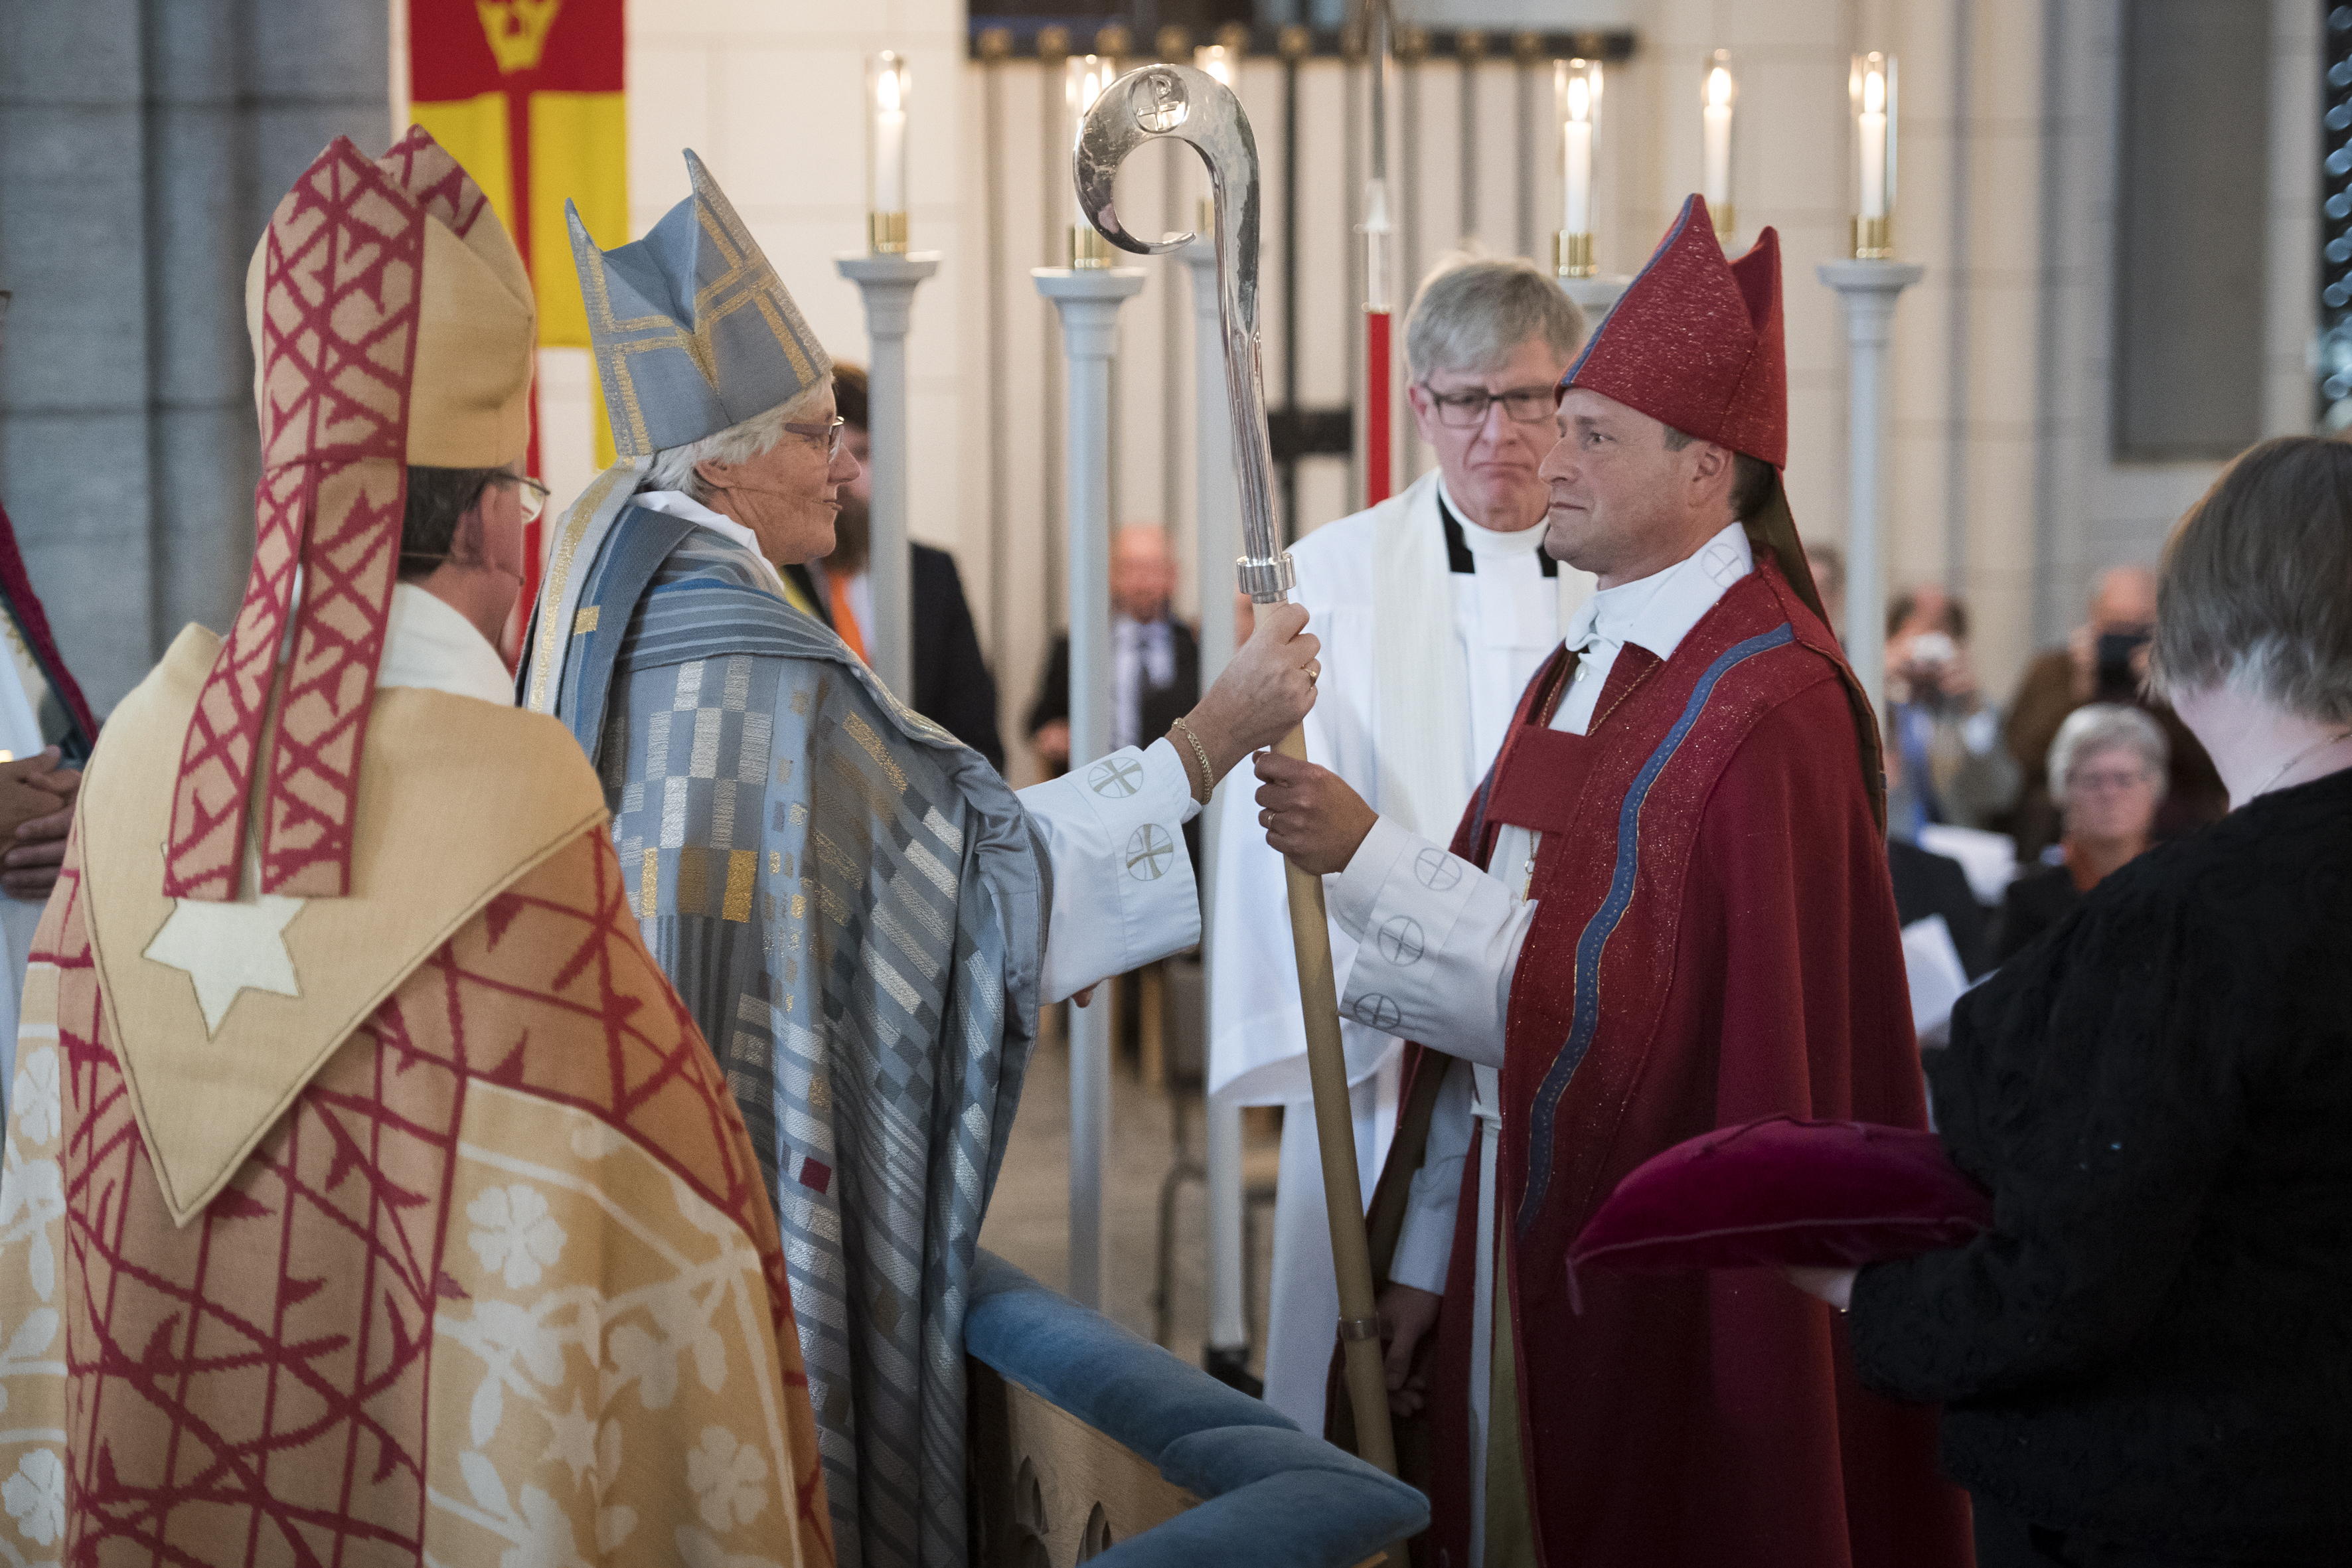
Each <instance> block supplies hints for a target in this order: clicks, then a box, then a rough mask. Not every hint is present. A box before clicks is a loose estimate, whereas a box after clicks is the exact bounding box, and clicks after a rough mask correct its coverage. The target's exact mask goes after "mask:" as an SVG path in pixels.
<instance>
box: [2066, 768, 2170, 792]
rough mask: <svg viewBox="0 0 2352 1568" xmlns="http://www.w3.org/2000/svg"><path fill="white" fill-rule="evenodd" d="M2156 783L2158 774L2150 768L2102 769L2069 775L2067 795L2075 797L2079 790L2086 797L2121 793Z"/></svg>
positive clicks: (2067, 776)
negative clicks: (2112, 792) (2107, 792)
mask: <svg viewBox="0 0 2352 1568" xmlns="http://www.w3.org/2000/svg"><path fill="white" fill-rule="evenodd" d="M2155 782H2156V773H2155V772H2154V771H2153V770H2151V769H2148V768H2132V769H2129V770H2127V771H2126V770H2124V769H2119V768H2116V769H2111V768H2101V769H2100V770H2098V771H2097V772H2096V773H2068V774H2067V775H2066V793H2067V794H2069V795H2073V794H2074V793H2075V792H2076V791H2077V790H2079V791H2082V792H2083V793H2084V794H2086V795H2096V794H2101V793H2103V792H2105V791H2110V790H2113V791H2116V792H2118V793H2120V792H2122V791H2124V790H2127V789H2138V788H2140V787H2142V786H2143V785H2146V784H2153V783H2155Z"/></svg>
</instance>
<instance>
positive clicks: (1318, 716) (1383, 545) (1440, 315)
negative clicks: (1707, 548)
mask: <svg viewBox="0 0 2352 1568" xmlns="http://www.w3.org/2000/svg"><path fill="white" fill-rule="evenodd" d="M1583 341H1584V318H1583V315H1582V313H1581V312H1580V311H1579V310H1578V309H1577V307H1576V306H1575V305H1574V304H1573V303H1572V302H1570V300H1568V299H1567V298H1566V297H1565V296H1563V295H1562V294H1561V293H1560V291H1559V286H1558V284H1556V283H1555V282H1554V281H1553V280H1552V279H1550V278H1549V277H1547V276H1546V275H1545V274H1543V273H1542V272H1540V271H1538V269H1537V268H1535V267H1534V266H1532V265H1530V264H1529V263H1528V262H1526V261H1523V260H1519V259H1517V258H1511V259H1500V260H1489V259H1485V258H1472V257H1468V256H1454V257H1450V258H1447V259H1445V260H1444V261H1442V262H1440V263H1439V264H1438V266H1437V268H1436V269H1435V270H1434V271H1433V272H1432V273H1431V274H1430V275H1429V277H1428V278H1427V279H1424V280H1423V283H1422V285H1421V289H1420V291H1419V293H1418V294H1416V295H1415V296H1414V299H1413V302H1412V310H1411V312H1410V313H1409V314H1408V315H1407V316H1406V318H1405V363H1406V366H1407V370H1408V374H1409V375H1410V377H1411V381H1410V384H1409V385H1408V386H1407V389H1406V396H1407V397H1408V399H1410V401H1411V402H1412V415H1413V421H1414V424H1415V425H1416V426H1417V427H1418V428H1419V430H1420V432H1421V438H1422V440H1423V441H1424V442H1426V443H1427V444H1428V446H1429V447H1430V448H1431V450H1432V452H1433V454H1434V455H1435V457H1436V459H1437V466H1436V467H1435V468H1432V469H1431V470H1430V471H1428V472H1427V473H1424V474H1423V475H1422V476H1421V477H1420V478H1419V479H1415V480H1414V481H1413V482H1412V484H1411V485H1408V486H1407V487H1406V488H1405V489H1404V490H1403V492H1402V494H1400V495H1397V496H1394V497H1392V498H1391V499H1390V500H1385V501H1382V502H1381V504H1380V505H1378V506H1375V507H1372V508H1371V509H1370V510H1366V511H1360V512H1358V513H1356V514H1355V515H1353V516H1351V517H1345V518H1341V519H1339V521H1336V522H1331V523H1328V524H1326V525H1325V526H1323V527H1322V528H1319V529H1318V530H1316V531H1314V532H1313V533H1311V534H1309V535H1308V536H1307V538H1305V539H1302V540H1300V541H1299V542H1298V543H1297V545H1295V546H1294V547H1293V548H1292V550H1291V554H1292V556H1293V558H1294V559H1295V560H1296V561H1297V566H1298V600H1299V603H1301V604H1302V605H1305V606H1306V607H1307V616H1308V618H1309V620H1310V622H1311V624H1312V625H1313V626H1314V627H1315V629H1316V632H1317V635H1318V637H1321V638H1322V641H1323V647H1324V650H1325V651H1326V652H1327V653H1328V655H1329V658H1328V659H1327V660H1326V661H1325V663H1326V672H1327V673H1328V675H1329V676H1330V677H1331V684H1330V685H1328V686H1326V687H1323V688H1322V689H1321V691H1320V700H1318V702H1317V704H1316V707H1315V710H1314V711H1313V712H1312V713H1310V714H1309V715H1307V752H1308V754H1309V755H1310V756H1312V757H1313V758H1314V759H1315V760H1316V761H1317V762H1318V763H1323V764H1324V765H1325V766H1327V767H1328V768H1330V769H1331V770H1332V771H1333V772H1335V773H1338V774H1339V776H1340V777H1342V778H1344V779H1346V780H1347V781H1348V782H1349V784H1351V785H1353V786H1354V787H1355V788H1356V789H1357V790H1358V791H1359V792H1360V793H1361V794H1362V795H1363V796H1364V798H1365V799H1366V800H1367V801H1371V802H1375V803H1377V808H1378V809H1379V811H1380V812H1381V814H1382V815H1391V814H1392V815H1395V816H1398V817H1400V818H1401V819H1402V820H1406V821H1410V822H1412V823H1414V824H1416V825H1417V827H1416V831H1418V832H1421V833H1423V834H1424V835H1427V836H1429V837H1437V838H1441V839H1442V838H1443V837H1444V836H1445V835H1447V834H1450V833H1451V832H1453V830H1454V824H1455V823H1456V822H1457V821H1458V820H1460V818H1461V816H1462V812H1463V808H1464V806H1465V805H1466V804H1467V803H1468V801H1469V799H1470V793H1471V791H1472V790H1473V789H1475V787H1476V786H1477V782H1478V780H1479V778H1480V777H1481V775H1483V774H1484V773H1486V767H1487V764H1488V763H1491V762H1493V761H1494V757H1495V752H1496V747H1498V746H1499V745H1500V744H1501V743H1502V738H1503V732H1504V731H1505V729H1506V728H1507V726H1508V724H1509V723H1510V719H1511V711H1512V709H1513V707H1514V705H1515V704H1516V703H1517V701H1518V699H1519V694H1520V692H1521V691H1523V690H1524V689H1526V687H1527V684H1528V679H1529V678H1530V677H1531V676H1533V674H1534V673H1535V670H1536V668H1537V667H1538V665H1540V664H1541V663H1542V662H1543V660H1544V658H1545V656H1546V655H1548V654H1549V652H1550V651H1551V650H1552V649H1553V648H1554V647H1558V646H1559V639H1560V628H1561V627H1562V626H1565V625H1567V623H1568V618H1569V616H1570V614H1571V613H1572V612H1573V611H1574V609H1575V607H1576V606H1577V605H1580V604H1581V603H1582V602H1583V601H1584V599H1585V597H1586V596H1587V595H1590V594H1591V590H1592V578H1591V574H1587V573H1583V572H1580V571H1578V570H1577V569H1576V568H1574V567H1572V566H1570V565H1567V564H1565V563H1561V562H1557V561H1554V560H1553V559H1552V558H1551V557H1550V556H1549V555H1547V554H1545V553H1544V552H1543V550H1542V548H1541V547H1542V543H1543V536H1544V530H1543V522H1544V517H1545V507H1546V504H1547V500H1548V492H1547V489H1546V486H1545V483H1544V481H1543V479H1541V478H1540V477H1538V474H1537V471H1536V470H1537V466H1538V464H1539V463H1541V462H1542V461H1543V458H1544V454H1545V453H1546V452H1547V451H1549V449H1550V447H1551V445H1552V442H1553V440H1554V439H1555V437H1556V434H1557V433H1556V432H1555V431H1554V429H1553V427H1552V412H1553V408H1554V406H1555V405H1556V404H1557V403H1558V401H1559V381H1560V377H1561V376H1562V375H1563V374H1566V373H1567V370H1568V367H1569V366H1570V363H1573V362H1574V361H1575V359H1576V353H1577V350H1578V349H1579V348H1580V347H1581V346H1582V343H1583ZM1220 809H1221V810H1222V811H1223V814H1224V815H1223V818H1222V820H1221V829H1220V837H1219V841H1218V848H1217V866H1216V874H1215V876H1214V878H1213V880H1212V883H1211V888H1212V892H1211V897H1212V899H1213V900H1214V913H1213V919H1212V920H1211V921H1210V938H1209V941H1210V946H1211V949H1212V957H1211V961H1210V962H1211V965H1212V967H1211V971H1210V972H1211V973H1213V974H1214V975H1215V976H1216V977H1217V980H1216V984H1215V987H1214V989H1213V998H1212V1001H1211V1004H1210V1008H1211V1011H1210V1038H1211V1045H1210V1083H1211V1087H1212V1089H1213V1090H1218V1091H1227V1092H1231V1093H1233V1094H1234V1095H1237V1096H1238V1097H1239V1098H1240V1100H1241V1101H1242V1102H1243V1103H1244V1104H1255V1105H1280V1106H1283V1107H1285V1108H1286V1115H1285V1116H1284V1118H1283V1133H1282V1163H1281V1170H1280V1176H1279V1179H1278V1185H1277V1187H1276V1198H1275V1232H1274V1278H1273V1280H1272V1286H1271V1291H1270V1298H1271V1300H1270V1306H1269V1310H1268V1312H1267V1328H1266V1347H1265V1398H1266V1401H1267V1403H1269V1404H1271V1405H1274V1407H1275V1408H1276V1409H1277V1410H1279V1411H1281V1412H1282V1413H1283V1414H1284V1415H1288V1416H1289V1417H1291V1419H1293V1420H1295V1421H1297V1423H1298V1424H1299V1426H1302V1427H1304V1428H1305V1429H1307V1431H1309V1432H1320V1431H1321V1430H1323V1415H1324V1408H1323V1405H1324V1384H1325V1374H1326V1373H1327V1371H1328V1366H1329V1363H1330V1357H1331V1344H1332V1339H1331V1335H1332V1325H1333V1324H1334V1323H1336V1322H1337V1321H1339V1289H1338V1286H1337V1284H1336V1282H1335V1280H1334V1278H1333V1275H1332V1268H1331V1246H1330V1236H1329V1232H1328V1228H1327V1225H1326V1218H1325V1205H1324V1188H1323V1171H1322V1166H1321V1163H1320V1162H1319V1161H1318V1158H1317V1152H1316V1142H1315V1116H1314V1107H1313V1104H1312V1100H1311V1097H1310V1095H1309V1092H1308V1089H1307V1056H1306V1052H1307V1037H1306V1026H1305V1024H1304V1022H1303V1020H1302V1018H1301V1016H1300V1012H1299V1005H1298V982H1297V973H1296V965H1295V963H1293V961H1292V959H1291V956H1290V952H1291V948H1290V942H1289V941H1288V938H1287V934H1286V932H1287V927H1286V918H1287V917H1286V913H1285V910H1286V907H1287V906H1286V903H1285V901H1284V885H1283V871H1282V857H1281V856H1280V855H1278V854H1276V852H1275V851H1274V850H1273V849H1271V848H1269V847H1267V846H1266V842H1265V834H1264V833H1263V832H1261V831H1259V830H1258V828H1257V822H1256V815H1257V803H1256V801H1255V798H1254V796H1253V795H1252V793H1251V792H1250V791H1248V790H1228V791H1227V792H1225V796H1224V800H1223V805H1222V806H1221V807H1220ZM1331 947H1332V956H1333V958H1334V960H1335V961H1336V963H1337V965H1338V969H1339V973H1343V974H1344V973H1347V970H1348V965H1349V961H1350V959H1351V957H1352V956H1353V954H1354V952H1355V949H1356V942H1355V939H1354V938H1352V937H1350V936H1349V935H1348V933H1347V932H1346V931H1343V930H1341V929H1340V927H1339V922H1338V921H1333V922H1332V924H1331ZM1339 1030H1340V1035H1341V1038H1342V1039H1343V1041H1344V1042H1345V1045H1346V1047H1347V1056H1348V1079H1349V1086H1350V1089H1351V1091H1352V1095H1353V1100H1354V1110H1355V1121H1356V1145H1357V1147H1356V1163H1357V1166H1358V1168H1359V1169H1360V1170H1361V1171H1367V1172H1370V1171H1377V1170H1378V1169H1379V1168H1380V1157H1379V1156H1380V1150H1379V1147H1378V1146H1379V1145H1380V1144H1381V1143H1383V1142H1385V1136H1384V1132H1383V1131H1382V1130H1381V1124H1382V1123H1383V1122H1385V1121H1392V1119H1393V1112H1392V1111H1391V1112H1390V1113H1389V1115H1388V1116H1386V1117H1383V1116H1382V1115H1381V1112H1380V1108H1379V1100H1380V1095H1379V1083H1380V1081H1381V1077H1382V1073H1381V1069H1382V1068H1384V1067H1387V1066H1389V1065H1390V1064H1392V1063H1393V1062H1394V1061H1395V1060H1396V1058H1397V1052H1398V1048H1399V1047H1400V1045H1401V1044H1402V1042H1401V1041H1400V1040H1399V1039H1398V1038H1397V1037H1395V1036H1392V1035H1390V1034H1387V1033H1385V1032H1383V1031H1382V1030H1381V1029H1380V1028H1378V1027H1376V1026H1373V1025H1371V1024H1368V1023H1364V1022H1360V1021H1359V1020H1357V1019H1355V1018H1351V1017H1347V1016H1342V1017H1341V1019H1340V1021H1339ZM1459 1175H1460V1171H1459V1169H1458V1163H1457V1168H1456V1170H1455V1171H1454V1176H1455V1177H1456V1178H1457V1179H1458V1177H1459ZM1437 1266H1438V1268H1440V1270H1441V1271H1442V1269H1443V1267H1444V1259H1443V1258H1439V1259H1438V1260H1437Z"/></svg>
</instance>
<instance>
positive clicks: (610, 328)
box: [564, 151, 833, 458]
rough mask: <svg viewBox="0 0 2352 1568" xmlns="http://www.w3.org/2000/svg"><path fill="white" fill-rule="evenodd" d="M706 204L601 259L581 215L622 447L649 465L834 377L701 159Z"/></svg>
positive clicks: (592, 334) (587, 290) (581, 254)
mask: <svg viewBox="0 0 2352 1568" xmlns="http://www.w3.org/2000/svg"><path fill="white" fill-rule="evenodd" d="M686 168H687V174H688V177H689V178H690V179H691V181H692V182H693V186H694V194H693V195H690V196H688V198H687V199H686V200H684V201H682V202H680V203H678V204H677V205H676V206H674V207H672V208H670V210H669V211H668V213H667V214H666V215H665V216H663V218H662V220H661V222H659V223H657V224H656V225H655V226H654V227H653V232H652V233H650V234H648V235H646V237H645V238H643V239H640V240H636V241H635V242H633V243H631V244H628V245H624V246H619V247H615V248H614V249H612V250H600V249H599V248H597V246H596V242H595V241H594V240H593V239H591V238H589V237H588V231H587V229H586V228H585V227H584V226H583V225H582V224H581V221H580V215H579V213H578V212H577V211H576V210H574V209H573V208H572V206H571V205H570V204H568V203H567V204H566V205H565V208H564V211H565V214H566V216H568V217H569V219H570V221H571V225H572V260H573V261H574V262H575V263H576V264H577V265H578V267H579V268H580V291H581V294H582V295H583V298H584V299H585V300H586V301H587V306H588V335H589V339H590V342H591V343H592V344H593V347H594V350H595V354H596V370H597V374H599V375H601V376H602V377H603V378H604V406H605V408H606V410H607V412H608V413H609V415H610V416H611V419H612V426H613V445H614V450H615V451H617V452H618V453H619V455H620V456H621V457H622V458H642V457H649V456H651V455H652V454H653V453H655V452H658V451H661V450H663V449H665V448H667V447H683V446H686V445H688V444H689V443H691V442H695V441H699V440H701V439H702V438H703V437H706V436H715V435H717V434H718V433H719V431H721V430H724V429H726V428H728V427H729V426H733V425H740V424H741V423H742V422H743V421H744V420H746V419H750V418H752V417H754V416H758V415H761V414H765V413H766V412H767V411H768V410H770V409H771V408H775V407H779V406H781V405H784V404H786V403H789V402H791V401H792V400H793V398H795V397H797V396H799V395H801V394H802V393H803V392H805V391H807V390H808V389H809V388H810V387H812V386H814V385H816V384H819V383H820V382H822V381H823V380H824V378H825V377H826V376H828V375H830V374H833V362H832V360H831V359H829V358H827V357H826V355H825V352H824V349H823V348H822V347H821V346H820V345H819V344H818V342H817V341H816V335H815V334H814V333H813V332H811V331H809V328H808V323H807V322H806V321H803V320H802V319H801V313H800V310H799V308H798V307H797V306H795V305H794V304H793V297H792V296H791V295H790V294H788V293H786V292H785V291H784V286H783V283H782V280H781V279H778V278H777V277H776V271H775V268H772V267H771V266H769V265H768V258H767V257H766V256H764V255H762V254H761V250H760V247H759V244H758V242H756V241H755V240H753V239H752V237H751V230H750V229H748V228H746V227H744V226H743V220H742V219H741V218H740V217H739V216H736V213H735V208H734V206H733V205H731V204H730V203H729V201H728V200H727V195H726V193H725V192H723V191H721V190H720V189H719V182H718V181H716V180H714V179H712V178H711V177H710V171H709V169H706V168H704V167H703V165H702V160H701V159H699V158H698V157H696V156H695V155H694V153H692V152H691V151H688V153H687V154H686Z"/></svg>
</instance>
